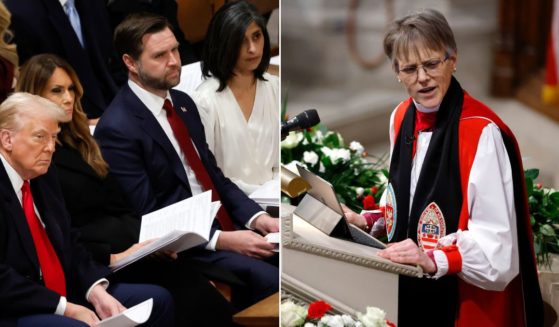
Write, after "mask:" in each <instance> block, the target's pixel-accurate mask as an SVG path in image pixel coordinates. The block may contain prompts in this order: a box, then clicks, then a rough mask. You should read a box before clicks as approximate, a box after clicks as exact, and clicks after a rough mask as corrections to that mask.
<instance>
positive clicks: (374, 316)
mask: <svg viewBox="0 0 559 327" xmlns="http://www.w3.org/2000/svg"><path fill="white" fill-rule="evenodd" d="M331 309H332V306H330V304H328V303H326V302H324V301H315V302H313V303H311V304H309V305H308V306H301V305H298V304H295V303H294V302H293V301H290V300H288V301H284V302H282V304H281V309H280V311H281V326H282V327H301V326H302V327H389V326H391V327H395V326H396V325H394V324H393V323H391V322H390V321H388V320H386V313H385V312H384V311H382V310H381V309H379V308H375V307H367V312H366V313H365V314H362V313H358V314H357V320H355V319H353V318H352V317H351V316H349V315H346V314H344V315H332V314H328V312H329V311H330V310H331Z"/></svg>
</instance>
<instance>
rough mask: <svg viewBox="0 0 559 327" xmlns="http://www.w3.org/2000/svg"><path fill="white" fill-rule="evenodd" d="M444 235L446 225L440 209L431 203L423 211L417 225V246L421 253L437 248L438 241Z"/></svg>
mask: <svg viewBox="0 0 559 327" xmlns="http://www.w3.org/2000/svg"><path fill="white" fill-rule="evenodd" d="M445 235H446V223H445V221H444V216H443V213H442V211H441V208H439V206H438V205H437V204H436V203H435V202H431V203H429V205H428V206H427V208H425V210H423V213H422V214H421V216H420V217H419V221H418V223H417V244H418V245H419V247H420V248H422V249H423V251H429V250H433V249H434V248H435V247H437V243H438V241H439V239H440V238H441V237H443V236H445Z"/></svg>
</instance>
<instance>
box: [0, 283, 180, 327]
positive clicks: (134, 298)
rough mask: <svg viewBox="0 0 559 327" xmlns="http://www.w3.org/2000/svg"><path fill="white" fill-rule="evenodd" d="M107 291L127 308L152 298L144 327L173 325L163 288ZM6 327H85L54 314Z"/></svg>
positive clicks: (125, 287)
mask: <svg viewBox="0 0 559 327" xmlns="http://www.w3.org/2000/svg"><path fill="white" fill-rule="evenodd" d="M107 291H108V292H109V293H110V294H111V295H112V296H114V297H115V298H116V299H117V300H118V301H119V302H120V303H122V305H124V306H125V307H127V308H129V307H132V306H134V305H136V304H138V303H141V302H143V301H145V300H147V299H149V298H153V308H152V311H151V316H150V318H149V320H148V321H147V322H146V324H145V325H144V326H173V325H174V315H175V312H174V310H175V308H174V304H173V299H172V297H171V295H170V294H169V292H168V291H167V290H165V289H164V288H162V287H159V286H155V285H149V284H114V285H111V286H110V287H109V289H108V290H107ZM0 325H4V322H3V321H0ZM7 325H17V326H30V327H32V326H33V327H36V326H53V327H54V326H63V327H66V326H68V327H71V326H72V327H73V326H76V327H77V326H87V325H86V324H85V323H83V322H81V321H79V320H74V319H71V318H67V317H64V316H58V315H55V314H40V315H30V316H25V317H20V318H18V319H16V320H15V321H13V324H10V323H9V322H7Z"/></svg>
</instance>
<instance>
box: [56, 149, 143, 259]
mask: <svg viewBox="0 0 559 327" xmlns="http://www.w3.org/2000/svg"><path fill="white" fill-rule="evenodd" d="M53 162H54V164H55V165H56V173H57V175H58V179H59V180H60V183H61V186H62V194H63V195H64V199H65V201H66V208H67V209H68V212H69V213H70V217H72V226H73V227H75V228H78V229H79V230H80V240H81V241H82V243H83V244H84V245H85V247H86V248H87V249H88V250H89V251H90V252H91V254H92V256H93V258H94V259H95V260H96V261H98V262H101V263H103V264H106V265H108V264H109V262H110V255H111V254H112V253H119V252H122V251H124V250H126V249H128V248H129V247H130V246H132V244H134V243H137V242H138V236H139V235H140V219H139V216H138V215H135V214H134V213H133V210H132V208H131V207H130V206H129V205H128V203H127V200H126V199H125V198H124V193H123V192H122V190H121V189H120V186H119V185H118V183H117V181H116V180H115V178H114V177H112V176H110V175H109V176H107V177H106V178H101V177H99V175H97V173H95V171H94V170H93V169H92V168H91V166H90V165H89V164H87V162H85V160H84V159H83V158H82V156H81V155H80V153H79V152H78V151H77V150H75V149H73V148H71V147H68V146H57V147H56V152H55V153H54V156H53Z"/></svg>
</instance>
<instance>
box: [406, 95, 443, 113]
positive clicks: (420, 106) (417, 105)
mask: <svg viewBox="0 0 559 327" xmlns="http://www.w3.org/2000/svg"><path fill="white" fill-rule="evenodd" d="M412 100H413V103H414V104H415V108H416V109H417V111H419V112H423V113H430V112H436V111H439V108H440V107H441V104H440V103H439V105H437V106H436V107H433V108H427V107H424V106H423V105H421V104H420V103H418V102H416V101H415V99H413V98H412Z"/></svg>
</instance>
